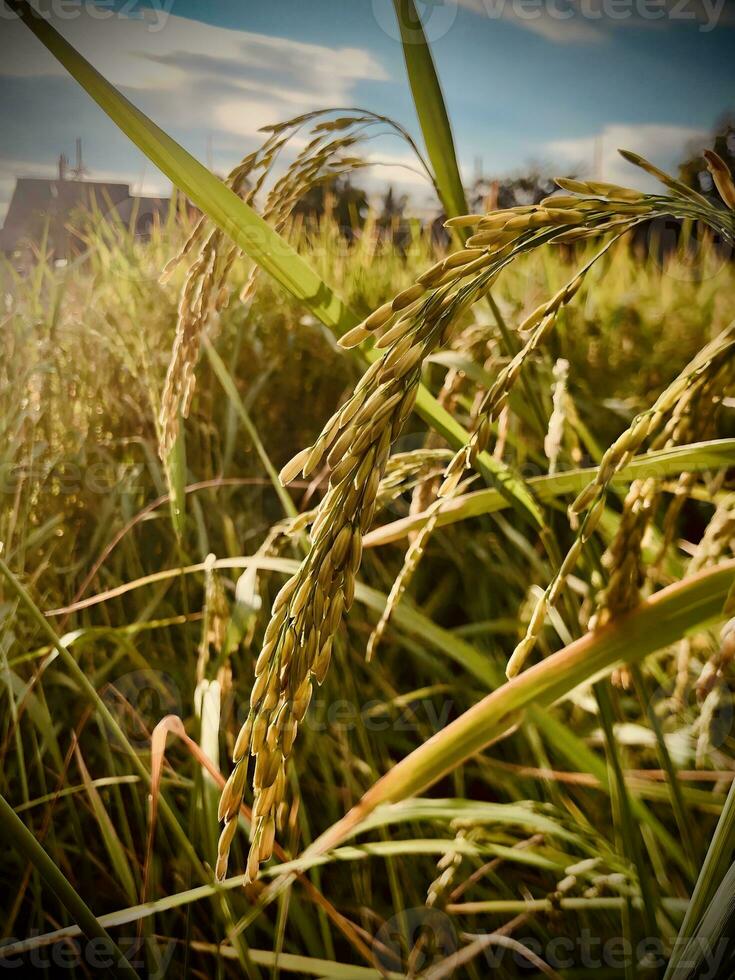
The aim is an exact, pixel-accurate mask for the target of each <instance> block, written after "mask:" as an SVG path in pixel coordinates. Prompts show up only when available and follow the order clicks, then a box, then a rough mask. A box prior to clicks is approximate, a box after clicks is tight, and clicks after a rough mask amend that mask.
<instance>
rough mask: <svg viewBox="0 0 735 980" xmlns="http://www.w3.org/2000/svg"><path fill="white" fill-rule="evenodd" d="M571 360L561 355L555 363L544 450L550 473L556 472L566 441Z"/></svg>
mask: <svg viewBox="0 0 735 980" xmlns="http://www.w3.org/2000/svg"><path fill="white" fill-rule="evenodd" d="M568 377H569V361H567V360H566V359H565V358H563V357H560V358H559V359H558V360H557V361H556V363H555V364H554V384H553V386H552V392H551V416H550V417H549V428H548V430H547V433H546V437H545V438H544V452H545V453H546V458H547V459H548V461H549V474H552V473H555V472H556V468H557V464H558V461H559V455H560V453H561V449H562V443H563V441H564V425H565V422H566V418H567V401H568V394H567V378H568Z"/></svg>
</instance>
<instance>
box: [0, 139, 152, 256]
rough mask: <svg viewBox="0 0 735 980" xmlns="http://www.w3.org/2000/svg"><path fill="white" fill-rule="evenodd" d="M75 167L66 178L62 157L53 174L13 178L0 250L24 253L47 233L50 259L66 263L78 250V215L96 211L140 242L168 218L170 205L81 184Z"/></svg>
mask: <svg viewBox="0 0 735 980" xmlns="http://www.w3.org/2000/svg"><path fill="white" fill-rule="evenodd" d="M83 173H84V171H83V169H82V167H81V164H80V166H79V167H78V168H77V169H76V170H74V171H72V174H73V175H74V176H71V177H69V176H67V162H66V158H65V157H63V156H62V157H60V158H59V176H58V178H57V179H56V180H51V179H49V178H45V177H18V178H17V180H16V183H15V190H14V192H13V196H12V198H11V200H10V205H9V207H8V212H7V214H6V216H5V223H4V225H3V227H2V229H0V252H3V253H5V255H8V256H13V255H16V254H17V253H27V252H28V250H29V249H30V248H31V247H32V245H33V244H37V243H38V242H40V241H41V239H42V237H43V235H44V233H46V234H47V236H48V237H47V248H48V250H49V252H50V253H51V254H52V256H53V257H54V258H55V259H68V258H70V257H71V256H72V255H75V254H77V253H79V252H80V251H83V249H84V244H83V241H82V239H81V238H80V236H79V235H78V234H75V226H76V227H77V228H78V227H79V221H80V218H82V216H83V215H84V214H89V213H91V212H98V213H100V214H102V215H104V216H105V217H107V218H108V219H114V220H116V221H120V222H121V223H122V224H123V225H124V226H125V227H126V228H129V229H130V230H131V231H133V233H134V234H135V235H136V236H138V237H141V238H146V237H148V236H149V235H150V233H151V229H152V227H153V226H154V224H155V223H156V222H157V221H158V222H161V223H163V222H164V221H165V220H166V218H167V216H168V209H169V205H170V201H169V200H168V199H167V198H160V197H138V196H135V195H133V194H132V193H131V191H130V185H129V184H122V183H111V182H108V181H98V180H84V179H83Z"/></svg>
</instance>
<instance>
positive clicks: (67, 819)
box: [0, 4, 735, 980]
mask: <svg viewBox="0 0 735 980" xmlns="http://www.w3.org/2000/svg"><path fill="white" fill-rule="evenodd" d="M398 6H400V4H399V5H398ZM25 16H26V18H27V21H28V23H29V26H30V27H31V29H33V30H35V31H36V32H37V33H38V34H39V36H40V37H41V39H42V40H43V41H44V43H46V44H47V45H48V46H49V48H50V50H52V52H53V53H54V54H56V56H57V57H58V58H59V59H60V60H61V62H62V64H64V65H65V67H66V68H67V69H68V70H69V71H70V72H71V74H72V75H74V76H75V77H76V78H77V79H78V80H79V81H81V82H82V84H84V86H85V88H87V90H88V91H89V92H90V94H91V95H92V96H93V97H94V98H96V99H97V101H98V102H99V104H100V105H102V106H103V108H104V109H105V111H107V112H108V113H109V114H110V116H111V117H112V118H113V119H114V121H116V122H117V124H118V125H119V126H120V127H121V128H122V129H123V131H124V132H126V133H127V134H128V135H129V136H130V137H131V139H133V140H134V141H138V142H139V144H140V145H143V144H145V147H146V152H148V153H149V155H150V156H151V159H152V160H153V162H154V163H157V164H158V165H159V166H162V167H164V166H169V168H170V170H171V173H170V174H169V175H170V176H172V179H174V180H175V182H176V184H177V186H178V187H179V188H180V190H181V191H182V194H185V195H187V196H188V197H189V198H190V199H191V200H192V201H193V202H194V203H195V204H196V205H197V206H198V207H199V208H200V209H201V213H202V216H201V217H199V218H197V217H195V216H193V215H192V212H191V211H190V210H189V209H187V208H186V207H184V206H183V204H182V207H181V208H180V209H176V208H173V209H172V210H171V214H170V217H169V220H168V222H167V223H165V224H164V225H157V226H155V227H154V228H153V230H152V234H151V236H150V239H149V240H146V241H141V240H140V239H138V238H136V237H135V236H134V235H133V234H132V233H130V232H128V231H127V230H126V229H124V228H122V227H120V226H119V225H113V224H110V223H108V222H106V221H105V220H103V219H101V218H100V217H99V215H89V216H86V217H85V218H84V219H82V218H80V224H79V227H78V228H77V232H78V234H79V235H80V236H81V237H82V238H83V240H84V242H85V248H84V249H83V250H82V251H81V253H80V254H79V256H78V257H76V258H75V259H73V260H72V261H71V263H70V264H68V265H66V266H59V265H58V264H56V263H54V262H53V260H52V257H51V256H50V254H49V253H48V250H47V246H46V243H44V241H43V240H42V241H40V242H38V243H36V250H35V255H34V260H33V262H32V263H31V265H30V266H29V267H28V268H26V269H23V270H22V271H19V270H17V269H14V268H13V266H12V265H11V264H9V263H6V264H5V266H4V267H3V269H2V284H3V294H4V309H3V313H2V316H3V337H4V341H5V356H4V357H3V359H2V363H0V399H1V402H0V405H1V409H0V422H1V423H2V426H3V439H2V442H1V443H0V445H1V446H2V461H1V464H2V465H1V472H2V478H3V489H4V492H3V494H2V497H1V498H0V541H2V551H1V552H0V615H1V616H2V632H1V633H0V641H1V642H0V650H1V652H2V660H1V662H0V667H1V668H2V681H3V684H2V699H3V711H2V716H1V724H2V732H1V739H0V745H1V746H2V763H3V764H2V777H1V782H2V788H1V790H0V793H1V798H0V804H1V805H0V822H1V823H2V829H3V831H4V833H5V835H6V839H7V840H8V842H9V846H8V847H7V848H5V849H4V851H3V856H2V880H3V882H4V884H5V886H6V887H5V888H4V894H3V898H2V918H3V936H4V937H5V938H4V942H3V945H2V947H0V956H1V957H2V960H1V961H2V962H3V965H4V966H7V967H15V968H17V969H19V970H20V971H21V973H20V974H19V975H26V973H30V972H33V971H41V972H44V971H45V972H46V973H47V975H49V976H55V975H57V973H63V974H64V975H66V974H67V973H70V974H71V975H78V976H91V975H97V974H98V973H100V974H102V973H104V972H113V973H119V974H122V975H127V976H139V977H163V976H187V977H188V976H191V977H229V976H233V977H234V976H242V975H245V976H249V977H260V976H272V977H278V976H280V975H284V976H297V975H301V976H316V977H333V978H344V980H359V978H366V980H367V978H370V977H375V978H379V977H425V978H431V980H439V978H441V977H469V978H478V980H479V978H483V977H486V976H488V975H491V974H493V973H497V974H498V976H500V977H509V978H510V977H526V976H529V977H530V976H539V977H540V976H549V977H570V978H573V977H588V976H590V975H592V974H595V975H600V976H604V977H624V978H626V980H627V978H630V977H639V978H644V980H648V978H657V977H665V978H667V980H668V978H671V977H674V978H685V977H692V978H694V977H702V978H704V977H707V976H709V977H726V976H729V975H730V973H731V966H730V965H729V964H730V963H731V961H732V959H733V950H732V945H731V943H730V942H729V936H730V932H731V927H732V922H731V918H732V915H731V908H732V896H733V889H734V888H735V884H734V882H735V879H734V878H733V873H732V866H731V863H732V857H733V851H734V850H735V792H734V791H733V790H732V785H733V776H734V775H735V766H734V765H733V747H734V743H733V739H734V737H735V736H734V734H733V699H732V693H731V692H732V684H733V681H734V680H735V675H734V674H733V669H734V668H733V655H734V654H735V628H734V627H733V620H731V619H730V617H731V615H732V612H733V601H732V585H733V573H734V572H735V557H734V556H733V541H734V540H735V486H734V485H733V460H734V459H735V417H734V415H733V409H734V408H735V388H734V385H733V381H734V380H735V377H734V371H733V363H734V362H733V347H734V345H735V331H734V329H733V322H732V310H733V307H734V304H733V300H734V299H735V265H734V264H733V262H732V259H731V253H730V251H729V247H730V246H731V245H732V242H733V237H734V236H735V210H734V208H735V185H733V180H732V176H731V175H730V173H729V171H728V170H727V167H726V165H724V164H723V163H722V161H721V159H720V157H719V156H718V155H717V154H716V153H714V152H713V151H710V152H709V153H708V154H707V156H706V165H707V166H708V167H709V169H710V172H711V174H712V177H713V181H714V185H715V189H716V190H717V195H716V196H715V195H714V194H713V195H711V196H707V197H704V196H702V195H701V194H699V193H698V192H697V191H696V190H693V189H692V188H691V187H689V186H688V185H687V184H685V183H682V182H681V181H679V180H678V179H677V178H676V176H670V175H668V174H664V173H662V172H661V171H658V170H657V169H656V168H655V167H653V165H652V164H650V163H648V161H646V160H644V159H642V158H640V157H638V156H636V155H634V154H626V156H627V158H628V160H629V162H630V165H631V173H632V175H633V176H634V175H635V168H638V169H641V168H642V169H643V170H645V171H647V173H648V175H649V176H653V177H655V178H656V179H657V180H658V182H659V185H658V186H659V189H658V190H657V191H656V192H652V193H643V192H639V191H635V190H631V189H630V188H628V187H620V186H617V185H611V184H602V183H601V182H594V181H584V180H580V179H571V178H566V179H565V178H561V179H560V181H559V189H558V191H556V192H555V193H554V194H553V196H550V197H549V198H547V199H546V200H544V201H542V202H540V203H539V204H535V205H528V206H523V207H518V208H515V209H512V210H503V211H498V210H492V211H489V212H481V213H478V214H475V215H472V214H467V213H466V211H467V209H466V206H463V205H464V192H463V190H462V187H461V183H460V182H459V174H458V170H457V168H456V163H455V164H454V165H452V162H453V161H454V153H453V146H452V142H451V134H450V131H449V127H448V121H447V120H446V116H444V120H443V121H442V119H439V120H438V122H437V119H436V116H435V115H434V116H431V114H430V113H429V112H428V111H427V104H426V101H422V99H423V100H426V99H427V98H431V97H433V96H432V92H433V91H439V92H440V90H439V89H438V81H437V80H436V76H435V75H434V74H433V64H432V63H431V58H430V55H429V49H428V46H427V45H423V46H422V45H417V44H415V43H414V44H412V45H406V63H407V71H408V79H409V83H410V84H411V86H412V90H413V93H414V97H415V100H416V108H417V116H418V119H419V121H420V124H421V127H422V136H423V145H425V146H426V155H425V156H424V155H423V152H422V151H421V150H420V149H419V144H418V142H417V141H414V139H413V137H411V136H410V135H409V134H408V133H405V132H403V131H401V134H400V135H402V136H403V137H404V138H406V139H407V140H408V141H409V145H410V146H412V147H413V148H414V150H415V151H416V153H417V154H418V157H417V159H418V162H419V165H420V166H422V167H423V168H424V169H425V171H426V173H427V174H428V175H429V177H430V179H431V180H432V182H433V183H434V185H435V186H436V189H437V195H438V199H439V203H440V204H441V206H442V207H443V208H444V211H445V213H446V215H447V216H448V220H447V229H448V236H447V241H446V243H443V242H438V241H437V236H436V235H435V234H432V232H431V229H430V228H427V227H425V226H423V225H422V224H421V222H419V221H418V220H415V219H409V220H407V222H406V223H405V225H404V226H402V227H401V228H400V229H399V228H398V227H397V226H396V227H393V228H391V227H387V228H386V227H385V225H384V224H382V223H381V221H380V219H379V215H377V214H375V213H371V214H369V215H368V216H367V218H366V220H365V222H364V224H363V225H362V227H361V228H360V229H359V231H358V232H357V233H351V234H350V235H349V236H348V235H346V234H345V229H344V227H342V226H341V225H340V223H339V220H338V216H337V211H336V208H334V207H333V203H334V202H332V203H331V204H329V193H327V201H328V206H327V208H326V209H325V211H324V213H323V214H322V215H321V216H320V217H319V218H316V217H314V216H313V215H309V214H306V215H305V214H304V213H303V212H299V211H298V209H297V207H296V205H297V204H298V202H299V201H301V200H303V198H304V196H305V194H307V193H308V192H309V191H311V190H313V189H314V188H315V187H318V186H321V185H323V184H326V185H327V187H329V186H331V182H333V181H334V180H335V178H339V177H343V176H345V175H351V174H354V175H355V179H356V180H357V179H359V171H360V169H361V167H362V165H363V161H362V157H361V156H360V153H361V147H362V142H363V140H364V139H365V138H367V137H369V134H370V132H371V128H372V127H374V126H381V127H384V126H387V125H390V126H392V125H394V124H393V123H392V122H391V121H390V120H386V118H385V117H382V116H375V115H373V114H372V113H368V112H362V111H361V112H360V113H357V114H352V115H345V114H344V113H342V112H329V111H327V112H321V111H320V112H318V113H317V112H315V113H312V114H309V115H308V116H305V117H299V118H298V119H296V120H292V121H290V122H288V123H277V121H274V126H273V127H272V128H271V129H270V130H269V131H267V132H265V133H264V136H263V140H264V141H263V144H262V146H261V148H260V149H259V150H257V151H256V152H254V153H251V154H250V155H249V156H248V157H246V158H245V159H244V160H243V162H242V163H241V164H240V165H239V166H238V167H236V168H235V170H233V171H232V173H231V174H230V175H229V176H228V178H227V180H226V181H225V182H221V181H219V180H217V179H216V178H214V177H213V176H212V175H211V174H209V173H208V172H207V171H206V170H205V169H204V168H202V167H201V166H200V165H199V164H197V163H196V161H194V160H193V158H190V157H188V155H187V154H186V153H185V151H183V150H182V149H181V148H180V147H177V146H176V144H173V143H172V141H170V140H169V141H168V142H166V141H167V140H168V137H166V136H165V134H163V133H161V131H160V130H157V129H156V127H155V126H154V125H153V124H152V123H151V122H150V121H149V120H146V119H145V117H141V116H140V114H135V113H133V112H131V111H130V107H129V104H127V103H124V101H123V100H121V99H120V98H119V96H118V95H117V93H116V92H115V90H114V89H112V87H111V86H109V85H108V84H107V83H106V82H105V81H104V79H101V78H100V77H99V76H96V77H93V76H92V75H91V74H89V72H88V71H87V68H88V66H87V67H85V65H86V63H85V62H83V60H82V59H81V57H80V56H78V55H77V54H76V53H75V52H73V51H72V50H69V49H67V48H64V46H63V44H61V43H60V42H59V39H58V37H55V36H54V34H53V31H52V30H51V29H50V28H48V26H47V25H45V24H40V25H39V23H36V21H34V19H33V17H32V16H31V15H28V14H27V15H25ZM427 79H428V80H429V81H431V83H432V84H431V85H427ZM422 85H423V87H422ZM432 85H436V89H433V88H432ZM422 92H423V95H422ZM432 126H433V127H434V128H433V129H432ZM296 133H298V134H299V135H300V137H301V143H300V145H301V146H303V147H304V149H303V150H301V151H300V152H299V153H298V154H297V155H296V157H295V162H294V163H292V164H291V165H290V166H288V167H284V166H283V165H281V162H280V159H279V154H280V153H281V150H282V148H283V147H284V146H285V145H286V143H287V141H288V140H290V139H292V138H293V137H294V135H295V134H296ZM304 134H307V136H308V138H304ZM439 158H441V165H438V164H437V160H438V159H439ZM171 161H173V162H171ZM165 172H167V173H168V171H165ZM672 218H673V219H676V221H677V222H678V224H677V228H680V234H679V235H678V239H677V241H676V243H675V246H674V247H673V248H666V249H662V248H661V247H660V245H661V243H660V241H659V240H658V239H657V237H656V234H655V232H654V233H649V232H647V231H646V229H649V228H650V227H651V222H654V223H655V222H656V221H658V222H660V221H662V220H670V219H672Z"/></svg>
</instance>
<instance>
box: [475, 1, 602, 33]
mask: <svg viewBox="0 0 735 980" xmlns="http://www.w3.org/2000/svg"><path fill="white" fill-rule="evenodd" d="M457 2H458V3H459V5H460V6H461V7H465V8H466V9H467V10H471V11H472V12H473V13H475V14H477V15H478V16H480V17H485V18H488V19H490V20H504V21H507V22H508V23H511V24H515V25H516V26H517V27H520V28H522V29H523V30H527V31H531V33H533V34H538V35H539V36H540V37H543V38H544V39H545V40H547V41H552V42H553V43H554V44H595V43H599V42H601V41H604V40H605V37H606V34H605V32H604V31H603V30H601V29H600V28H599V27H598V26H596V24H594V23H593V22H592V21H589V20H584V19H583V18H582V17H580V16H579V15H578V14H576V13H574V12H573V11H572V9H571V8H570V7H569V6H568V5H567V4H564V3H561V4H559V5H558V6H557V5H553V4H552V5H549V6H545V5H544V4H539V5H538V6H536V5H535V4H524V3H523V2H521V0H457ZM572 14H573V16H571V15H572Z"/></svg>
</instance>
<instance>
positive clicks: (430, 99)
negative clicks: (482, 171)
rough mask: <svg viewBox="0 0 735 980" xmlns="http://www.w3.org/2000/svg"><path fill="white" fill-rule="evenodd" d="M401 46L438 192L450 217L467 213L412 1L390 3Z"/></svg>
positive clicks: (438, 88) (442, 107) (428, 54)
mask: <svg viewBox="0 0 735 980" xmlns="http://www.w3.org/2000/svg"><path fill="white" fill-rule="evenodd" d="M393 4H394V6H395V9H396V17H397V18H398V27H399V30H400V32H401V41H402V44H403V58H404V60H405V62H406V72H407V73H408V81H409V83H410V85H411V93H412V95H413V101H414V105H415V107H416V114H417V116H418V117H419V123H420V125H421V131H422V133H423V135H424V143H425V144H426V151H427V153H428V155H429V160H430V162H431V166H432V169H433V171H434V177H435V179H436V185H437V191H438V192H439V196H440V197H441V200H442V204H443V205H444V210H445V211H446V213H447V215H448V216H449V217H452V216H453V215H457V214H465V213H466V212H467V202H466V200H465V194H464V188H463V186H462V178H461V177H460V173H459V167H458V165H457V155H456V153H455V149H454V138H453V136H452V127H451V125H450V123H449V116H448V115H447V110H446V106H445V104H444V96H443V95H442V90H441V85H440V84H439V78H438V76H437V73H436V68H435V66H434V58H433V56H432V54H431V48H430V47H429V42H428V41H427V40H426V35H425V33H424V28H423V25H422V23H421V18H420V17H419V14H418V11H417V10H416V4H415V3H414V0H393Z"/></svg>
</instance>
